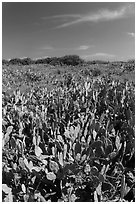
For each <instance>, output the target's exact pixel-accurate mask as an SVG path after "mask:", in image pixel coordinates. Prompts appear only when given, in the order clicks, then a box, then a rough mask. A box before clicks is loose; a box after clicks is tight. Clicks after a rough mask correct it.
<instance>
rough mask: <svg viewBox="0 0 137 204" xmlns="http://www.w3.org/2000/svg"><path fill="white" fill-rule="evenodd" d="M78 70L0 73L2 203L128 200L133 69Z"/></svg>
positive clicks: (131, 190)
mask: <svg viewBox="0 0 137 204" xmlns="http://www.w3.org/2000/svg"><path fill="white" fill-rule="evenodd" d="M72 61H73V60H72ZM63 63H66V61H65V58H64V62H63ZM67 63H68V61H67ZM70 63H71V60H70V61H69V63H68V64H67V65H70ZM77 65H78V64H77V63H76V64H75V66H76V70H75V68H73V67H67V66H66V67H63V68H60V69H59V68H58V66H55V68H53V67H52V65H51V66H49V65H46V66H44V67H43V69H42V67H41V68H40V67H37V66H38V65H31V66H23V68H22V67H20V66H19V65H18V66H15V65H14V66H13V65H12V66H11V65H7V64H6V65H4V66H3V99H2V114H3V115H2V118H3V121H2V129H3V136H2V183H3V185H2V191H3V201H5V202H6V201H10V202H13V201H14V202H35V201H36V202H40V201H41V202H46V201H54V202H56V201H58V202H61V201H66V202H85V201H88V202H99V201H101V202H102V201H104V202H105V201H134V200H135V93H134V91H135V84H134V81H132V80H130V81H128V80H127V79H126V78H124V77H125V75H124V74H125V73H128V74H129V73H132V72H133V67H134V63H133V62H127V63H124V64H123V63H122V65H120V69H117V67H116V66H115V63H114V64H113V65H111V66H112V67H113V69H111V70H110V67H106V65H105V64H104V65H99V66H91V67H90V65H88V66H86V67H85V66H84V67H83V68H79V67H77ZM35 66H36V67H35ZM103 66H104V67H103ZM109 66H110V65H109ZM118 66H119V65H118ZM101 67H102V69H101ZM112 67H111V68H112ZM128 67H130V68H128ZM72 68H73V69H72ZM103 68H104V70H107V74H106V73H105V74H102V72H103V71H102V70H103ZM78 69H79V70H78ZM36 70H37V71H36ZM66 70H67V71H66ZM44 73H45V74H44ZM117 73H118V75H119V74H121V79H120V80H119V79H118V78H116V76H117V75H116V74H117ZM114 74H115V76H114ZM123 76H124V77H123ZM122 77H123V80H122Z"/></svg>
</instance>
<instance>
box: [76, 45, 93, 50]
mask: <svg viewBox="0 0 137 204" xmlns="http://www.w3.org/2000/svg"><path fill="white" fill-rule="evenodd" d="M89 48H90V46H89V45H81V46H79V47H78V48H77V50H87V49H89Z"/></svg>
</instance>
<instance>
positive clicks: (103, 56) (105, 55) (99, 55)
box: [81, 52, 116, 60]
mask: <svg viewBox="0 0 137 204" xmlns="http://www.w3.org/2000/svg"><path fill="white" fill-rule="evenodd" d="M81 57H82V58H84V59H85V60H88V59H111V58H114V57H116V56H115V55H113V54H110V53H104V52H98V53H94V54H91V55H83V56H81Z"/></svg>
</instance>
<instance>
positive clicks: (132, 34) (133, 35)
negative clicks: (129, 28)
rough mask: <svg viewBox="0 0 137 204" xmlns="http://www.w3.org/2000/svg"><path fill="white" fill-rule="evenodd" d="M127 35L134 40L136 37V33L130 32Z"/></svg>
mask: <svg viewBox="0 0 137 204" xmlns="http://www.w3.org/2000/svg"><path fill="white" fill-rule="evenodd" d="M127 34H128V35H129V36H131V37H133V38H134V37H135V33H130V32H128V33H127Z"/></svg>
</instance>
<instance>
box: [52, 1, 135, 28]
mask: <svg viewBox="0 0 137 204" xmlns="http://www.w3.org/2000/svg"><path fill="white" fill-rule="evenodd" d="M132 13H134V4H132V3H129V4H125V5H124V6H123V7H120V8H118V9H116V10H108V9H101V10H99V11H97V12H96V13H89V14H86V15H83V16H82V15H73V14H72V15H66V16H69V17H75V18H77V19H76V20H73V21H70V22H67V23H63V24H61V25H59V26H57V27H56V28H63V27H68V26H71V25H75V24H80V23H84V22H100V21H110V20H115V19H120V18H125V17H127V16H128V15H129V14H132ZM64 16H65V15H64ZM60 17H63V16H62V15H61V16H60Z"/></svg>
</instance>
